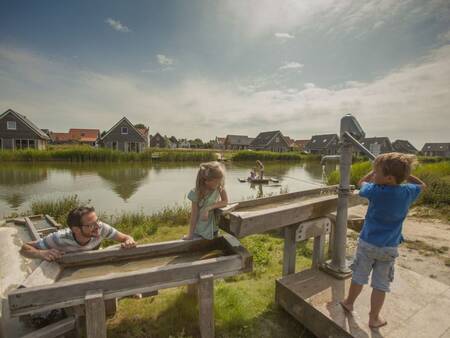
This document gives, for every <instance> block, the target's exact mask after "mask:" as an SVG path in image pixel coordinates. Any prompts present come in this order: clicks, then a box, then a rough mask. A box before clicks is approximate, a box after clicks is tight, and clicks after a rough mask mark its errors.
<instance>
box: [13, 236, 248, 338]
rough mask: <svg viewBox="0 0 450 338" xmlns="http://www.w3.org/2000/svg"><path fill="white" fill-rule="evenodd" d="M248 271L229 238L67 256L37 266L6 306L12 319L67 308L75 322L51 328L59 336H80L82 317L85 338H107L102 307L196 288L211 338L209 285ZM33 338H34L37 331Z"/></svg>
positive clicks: (239, 250) (205, 333)
mask: <svg viewBox="0 0 450 338" xmlns="http://www.w3.org/2000/svg"><path fill="white" fill-rule="evenodd" d="M251 270H252V256H251V255H250V254H249V253H248V251H247V250H246V249H245V248H244V247H242V246H241V244H240V242H239V241H238V240H236V239H235V238H234V237H233V236H230V235H226V236H223V237H219V238H216V239H214V240H211V241H206V240H193V241H182V240H179V241H170V242H163V243H155V244H147V245H142V246H138V247H136V248H134V249H127V250H125V249H121V248H113V249H104V250H99V251H88V252H80V253H71V254H66V255H64V256H63V257H62V258H61V259H60V261H59V262H58V263H49V262H42V263H41V266H40V267H39V268H38V269H36V270H35V271H34V272H33V273H32V274H31V275H30V276H29V277H28V279H27V280H26V281H25V282H24V283H23V286H24V287H23V288H19V289H16V290H13V291H11V292H9V293H8V304H9V310H10V315H11V316H13V317H17V316H23V315H29V314H35V313H41V312H43V311H47V310H53V309H60V308H68V309H69V311H67V312H69V313H72V314H73V316H72V317H69V318H72V319H74V322H72V321H71V320H66V321H65V322H64V323H61V325H59V326H58V325H56V328H57V329H58V330H60V331H61V326H62V325H63V324H64V325H65V327H66V328H68V329H71V328H73V325H72V323H75V324H74V325H75V327H76V328H78V329H77V330H78V332H79V330H80V329H79V328H80V318H81V317H83V316H85V317H86V333H87V337H88V338H91V337H96V338H97V337H106V323H105V316H106V312H107V309H105V303H106V304H107V305H108V302H111V300H112V301H114V302H115V300H116V299H117V298H120V297H125V296H131V295H136V294H145V293H147V294H148V293H150V292H155V291H158V290H160V289H165V288H171V287H177V286H182V285H192V284H198V299H199V310H200V318H201V319H202V320H201V321H200V332H201V336H202V337H213V336H214V312H213V309H214V306H213V295H214V290H213V280H214V279H216V278H223V277H228V276H232V275H236V274H239V273H243V272H249V271H251ZM80 309H81V310H80ZM77 323H78V324H77ZM44 329H47V330H48V327H47V328H44ZM60 331H58V332H60ZM33 334H34V336H39V332H37V331H36V332H34V333H33ZM46 334H48V332H47V333H46ZM34 336H33V337H34Z"/></svg>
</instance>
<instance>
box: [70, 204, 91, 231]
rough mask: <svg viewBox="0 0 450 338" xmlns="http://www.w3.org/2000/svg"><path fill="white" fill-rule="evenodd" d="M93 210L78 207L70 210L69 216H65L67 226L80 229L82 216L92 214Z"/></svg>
mask: <svg viewBox="0 0 450 338" xmlns="http://www.w3.org/2000/svg"><path fill="white" fill-rule="evenodd" d="M94 211H95V209H94V208H93V207H78V208H75V209H72V210H71V211H70V212H69V214H68V215H67V225H68V226H69V227H70V228H72V227H80V226H82V224H81V218H82V217H83V216H84V215H87V214H90V213H91V212H94Z"/></svg>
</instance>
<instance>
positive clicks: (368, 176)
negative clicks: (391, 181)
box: [358, 170, 375, 187]
mask: <svg viewBox="0 0 450 338" xmlns="http://www.w3.org/2000/svg"><path fill="white" fill-rule="evenodd" d="M374 175H375V172H374V171H373V170H372V171H371V172H370V173H368V174H366V175H365V176H364V177H363V178H361V179H360V180H359V182H358V186H359V187H361V186H362V184H363V183H365V182H372V180H373V176H374Z"/></svg>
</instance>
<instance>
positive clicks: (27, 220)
mask: <svg viewBox="0 0 450 338" xmlns="http://www.w3.org/2000/svg"><path fill="white" fill-rule="evenodd" d="M25 224H26V225H27V228H28V231H30V236H31V239H32V240H33V241H38V240H40V239H41V236H40V235H39V232H38V231H37V230H36V227H35V226H34V224H33V222H31V220H30V218H29V217H25Z"/></svg>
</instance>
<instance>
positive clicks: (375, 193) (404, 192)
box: [341, 153, 426, 329]
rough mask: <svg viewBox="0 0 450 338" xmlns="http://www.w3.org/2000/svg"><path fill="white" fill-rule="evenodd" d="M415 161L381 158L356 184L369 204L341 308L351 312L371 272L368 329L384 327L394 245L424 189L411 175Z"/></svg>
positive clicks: (395, 254)
mask: <svg viewBox="0 0 450 338" xmlns="http://www.w3.org/2000/svg"><path fill="white" fill-rule="evenodd" d="M415 161H416V158H415V156H412V155H406V154H401V153H387V154H382V155H380V156H378V157H377V158H376V159H375V161H374V164H373V170H372V171H371V172H370V173H368V174H367V175H366V176H364V177H363V178H362V179H361V180H360V181H359V183H358V184H359V186H360V191H359V195H360V196H362V197H365V198H367V199H368V200H369V207H368V209H367V214H366V217H365V220H364V225H363V228H362V230H361V234H360V236H359V241H358V248H357V250H356V255H355V259H354V261H353V264H352V266H351V269H352V271H353V276H352V282H351V285H350V290H349V293H348V296H347V298H346V299H345V300H344V301H343V302H341V305H342V306H343V307H344V309H345V310H347V311H349V312H352V311H353V304H354V302H355V300H356V298H357V297H358V296H359V294H360V293H361V291H362V289H363V286H364V285H365V284H367V282H368V279H369V274H370V273H371V272H372V281H371V287H372V295H371V299H370V313H369V327H370V328H371V329H376V328H379V327H382V326H384V325H386V324H387V321H385V320H384V319H383V318H382V317H381V316H380V311H381V308H382V307H383V303H384V299H385V297H386V292H389V291H390V288H389V286H390V283H391V282H392V281H393V279H394V263H395V259H396V258H397V257H398V245H399V244H400V243H401V242H402V241H403V237H402V226H403V221H404V219H405V217H406V215H407V213H408V210H409V208H410V206H411V204H412V203H413V202H414V201H415V199H416V198H417V196H418V195H419V193H420V192H421V191H422V190H423V189H425V188H426V185H425V183H424V182H422V181H421V180H420V179H418V178H417V177H415V176H412V175H411V167H412V165H413V164H414V163H415ZM404 181H406V183H403V182H404Z"/></svg>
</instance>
